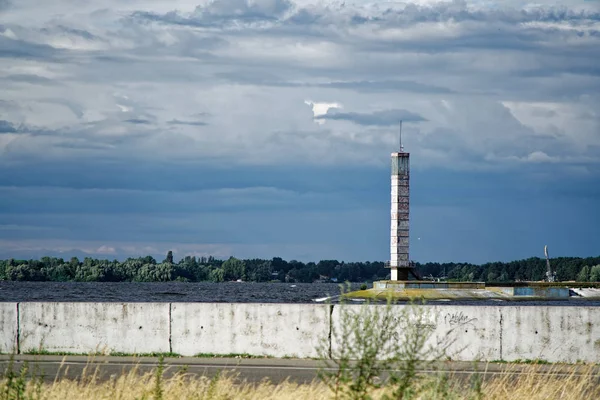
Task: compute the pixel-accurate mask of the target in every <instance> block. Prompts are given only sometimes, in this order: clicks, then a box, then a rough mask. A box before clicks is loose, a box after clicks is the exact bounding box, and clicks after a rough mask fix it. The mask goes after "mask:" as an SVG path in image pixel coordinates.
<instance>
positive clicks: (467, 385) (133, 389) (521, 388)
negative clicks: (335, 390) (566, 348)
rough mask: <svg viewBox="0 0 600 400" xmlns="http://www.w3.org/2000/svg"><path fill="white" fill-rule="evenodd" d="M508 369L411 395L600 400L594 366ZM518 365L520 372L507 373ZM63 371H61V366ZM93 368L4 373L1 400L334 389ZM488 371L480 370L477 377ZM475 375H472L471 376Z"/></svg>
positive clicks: (424, 386)
mask: <svg viewBox="0 0 600 400" xmlns="http://www.w3.org/2000/svg"><path fill="white" fill-rule="evenodd" d="M505 368H506V369H507V372H509V373H506V374H504V375H501V376H500V377H495V378H491V379H490V378H486V379H484V380H483V382H482V383H481V384H477V377H469V378H467V379H465V377H464V376H462V377H458V376H456V377H452V376H450V377H446V378H447V379H444V378H440V377H437V378H436V377H432V376H427V377H422V378H420V379H418V380H417V381H415V382H414V385H413V386H412V388H411V391H410V392H411V393H410V396H407V397H405V398H411V399H461V400H462V399H465V400H466V399H469V400H471V399H486V400H487V399H490V400H500V399H502V400H505V399H511V400H538V399H539V400H542V399H544V400H547V399H564V400H582V399H600V385H599V376H598V375H597V374H595V371H596V370H594V369H592V367H582V366H572V367H565V366H564V365H563V366H560V367H558V366H557V367H549V366H547V365H546V366H539V365H529V366H510V365H508V366H505ZM517 369H520V370H522V371H524V373H522V374H520V375H514V374H511V373H510V372H511V371H513V372H514V371H516V370H517ZM63 372H64V371H63ZM96 373H97V371H90V372H89V373H88V374H86V376H84V377H82V378H81V379H80V380H78V381H73V380H69V379H67V378H65V377H64V376H59V377H57V378H56V379H55V381H54V382H53V383H43V384H42V383H37V384H36V382H35V381H31V380H29V381H28V382H27V383H26V384H25V383H24V382H23V387H22V388H21V389H18V388H17V386H18V385H15V382H18V378H19V374H18V373H17V375H16V379H17V380H16V381H14V380H13V382H12V383H10V384H9V383H8V380H7V378H3V380H2V381H1V382H0V399H7V400H8V399H11V400H12V399H20V400H29V399H40V400H41V399H44V400H65V399H69V400H70V399H73V400H77V399H85V400H104V399H106V400H108V399H111V400H113V399H119V400H134V399H135V400H138V399H139V400H141V399H145V400H151V399H152V400H167V399H169V400H170V399H178V400H179V399H181V400H183V399H249V400H250V399H253V400H254V399H256V400H259V399H261V400H263V399H265V400H269V399H278V400H279V399H281V400H288V399H289V400H291V399H307V400H318V399H332V398H333V396H332V393H331V392H330V390H329V389H328V388H327V387H326V386H325V385H324V384H322V383H320V382H317V381H315V382H314V383H312V384H295V383H290V382H284V383H281V384H272V383H269V382H268V381H264V382H261V383H259V384H250V383H239V380H238V381H236V377H235V376H233V375H228V376H226V375H224V376H220V377H217V378H216V379H210V378H207V377H199V376H195V375H188V374H186V373H184V372H179V373H175V375H173V376H171V377H169V378H161V376H162V375H161V373H160V370H159V371H158V373H157V372H156V371H155V372H153V373H146V374H140V373H139V372H138V371H137V370H135V369H134V370H132V371H130V372H128V373H124V374H122V375H120V376H116V377H111V379H109V380H104V381H99V380H98V379H97V375H96ZM482 376H486V375H479V377H482ZM474 378H475V379H474ZM370 394H371V395H372V398H373V399H385V398H390V397H386V396H389V395H390V394H391V391H390V390H389V388H383V389H379V390H377V391H375V392H372V393H370Z"/></svg>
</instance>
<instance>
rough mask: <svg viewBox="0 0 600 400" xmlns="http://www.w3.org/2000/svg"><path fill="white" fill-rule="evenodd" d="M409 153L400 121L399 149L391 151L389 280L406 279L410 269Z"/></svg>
mask: <svg viewBox="0 0 600 400" xmlns="http://www.w3.org/2000/svg"><path fill="white" fill-rule="evenodd" d="M409 158H410V154H409V153H408V152H405V151H404V147H403V146H402V122H400V151H399V152H397V153H392V175H391V192H392V201H391V232H390V262H389V267H390V268H391V274H390V275H391V280H393V281H398V280H400V281H407V280H408V274H409V272H410V271H411V269H412V268H411V265H410V259H409V256H408V243H409V188H410V186H409V183H410V159H409Z"/></svg>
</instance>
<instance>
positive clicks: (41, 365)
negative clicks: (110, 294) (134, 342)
mask: <svg viewBox="0 0 600 400" xmlns="http://www.w3.org/2000/svg"><path fill="white" fill-rule="evenodd" d="M13 362H14V364H13V370H17V369H18V368H20V366H21V365H22V364H23V363H24V362H27V363H28V365H29V370H30V371H35V375H36V376H43V377H44V380H46V381H54V379H55V378H56V377H57V376H58V377H67V378H69V379H77V378H80V377H81V376H82V373H83V372H84V370H85V369H86V368H87V375H90V373H92V372H94V371H95V370H96V371H97V376H98V378H99V379H100V380H105V379H109V378H110V376H111V375H120V374H122V373H123V372H127V371H130V370H132V369H133V368H137V371H138V372H139V373H145V372H150V371H153V370H155V368H156V367H157V366H158V358H156V357H136V358H134V357H113V356H110V357H106V356H94V357H88V356H47V355H44V356H40V355H17V356H14V359H13ZM9 363H10V356H8V355H0V374H2V375H3V374H4V371H6V369H7V367H8V366H9ZM182 368H185V372H186V373H191V374H197V375H206V376H214V375H215V374H216V373H217V372H218V371H228V372H233V373H237V374H239V375H238V378H237V379H239V380H245V381H247V382H259V381H261V380H263V379H265V378H268V379H269V380H270V381H271V382H275V383H277V382H281V381H284V380H286V379H289V380H290V381H295V382H299V383H306V382H311V381H313V380H316V379H318V375H317V374H318V371H319V368H327V367H326V366H325V365H324V362H323V361H317V360H298V359H273V358H255V359H242V358H198V357H180V358H165V372H164V374H165V376H166V377H168V376H171V375H172V374H173V373H175V372H177V371H180V370H181V369H182ZM528 368H531V366H529V365H525V364H504V363H472V362H457V361H452V362H440V363H436V364H431V365H423V366H421V367H420V368H419V373H422V374H439V373H442V372H447V373H449V374H450V375H452V376H454V377H456V378H458V379H469V378H470V377H471V376H472V375H473V374H475V373H478V374H480V376H481V377H482V379H484V380H485V379H489V378H493V377H499V376H502V375H506V374H508V375H511V376H515V377H516V376H518V375H520V374H522V373H523V371H525V370H527V369H528ZM573 368H574V367H573V366H570V365H537V366H536V372H535V373H536V374H539V375H543V374H547V373H549V372H550V371H552V375H554V376H557V375H558V376H561V375H563V376H568V375H570V374H573V373H575V374H577V375H583V374H584V373H585V368H586V367H585V366H582V365H580V366H577V367H575V368H576V370H575V372H573ZM527 373H529V374H530V373H531V371H528V372H527ZM594 378H595V379H597V380H598V384H600V366H595V367H594Z"/></svg>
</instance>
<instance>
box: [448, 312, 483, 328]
mask: <svg viewBox="0 0 600 400" xmlns="http://www.w3.org/2000/svg"><path fill="white" fill-rule="evenodd" d="M444 321H445V322H447V323H448V324H450V325H464V324H468V323H470V322H473V321H477V318H470V317H469V316H467V315H465V314H464V313H463V312H462V311H460V312H454V313H448V314H446V315H445V316H444Z"/></svg>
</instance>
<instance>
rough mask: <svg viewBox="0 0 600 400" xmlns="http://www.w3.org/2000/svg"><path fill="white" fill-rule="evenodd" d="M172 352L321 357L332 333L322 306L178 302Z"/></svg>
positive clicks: (174, 306) (327, 315)
mask: <svg viewBox="0 0 600 400" xmlns="http://www.w3.org/2000/svg"><path fill="white" fill-rule="evenodd" d="M171 318H172V345H173V351H174V352H176V353H179V354H182V355H195V354H198V353H212V354H231V353H236V354H242V353H248V354H252V355H268V356H274V357H284V356H290V357H301V358H307V357H316V356H317V345H318V343H319V337H323V336H324V337H327V334H328V332H329V307H328V306H327V305H321V304H264V303H261V304H240V303H237V304H228V303H173V305H172V310H171Z"/></svg>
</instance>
